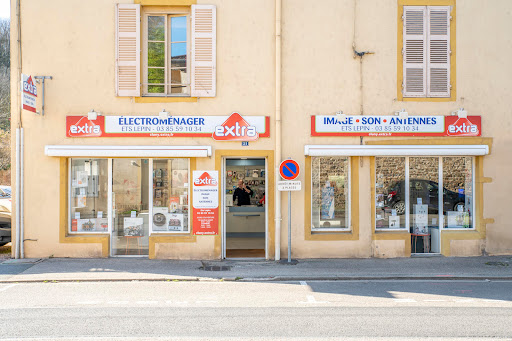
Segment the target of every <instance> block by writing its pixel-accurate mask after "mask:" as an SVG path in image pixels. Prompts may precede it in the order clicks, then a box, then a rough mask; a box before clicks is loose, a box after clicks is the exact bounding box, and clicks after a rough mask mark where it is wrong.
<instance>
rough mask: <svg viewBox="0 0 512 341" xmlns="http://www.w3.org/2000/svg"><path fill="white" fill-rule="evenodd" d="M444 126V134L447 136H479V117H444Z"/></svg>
mask: <svg viewBox="0 0 512 341" xmlns="http://www.w3.org/2000/svg"><path fill="white" fill-rule="evenodd" d="M470 118H471V120H472V121H473V122H472V121H471V120H470ZM446 125H447V129H446V134H447V135H448V136H480V129H479V126H481V118H480V116H470V117H468V118H459V117H458V116H448V117H446Z"/></svg>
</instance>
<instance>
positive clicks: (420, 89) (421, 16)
mask: <svg viewBox="0 0 512 341" xmlns="http://www.w3.org/2000/svg"><path fill="white" fill-rule="evenodd" d="M426 13H427V11H426V7H424V6H404V16H403V22H404V25H403V49H402V55H403V68H404V69H403V84H402V92H403V95H404V97H426V96H427V93H426V90H427V46H426V40H427V39H426V37H427V25H426V22H427V20H426V16H427V14H426Z"/></svg>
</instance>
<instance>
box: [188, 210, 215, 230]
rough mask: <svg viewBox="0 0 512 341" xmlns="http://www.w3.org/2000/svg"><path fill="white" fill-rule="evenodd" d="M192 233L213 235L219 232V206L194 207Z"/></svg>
mask: <svg viewBox="0 0 512 341" xmlns="http://www.w3.org/2000/svg"><path fill="white" fill-rule="evenodd" d="M192 224H193V225H192V226H194V234H197V235H215V234H218V233H219V208H194V214H193V223H192Z"/></svg>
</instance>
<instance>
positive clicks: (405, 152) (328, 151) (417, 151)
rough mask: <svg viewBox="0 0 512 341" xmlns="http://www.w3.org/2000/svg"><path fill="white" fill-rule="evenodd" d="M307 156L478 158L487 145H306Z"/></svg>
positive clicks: (485, 152) (483, 152)
mask: <svg viewBox="0 0 512 341" xmlns="http://www.w3.org/2000/svg"><path fill="white" fill-rule="evenodd" d="M304 153H305V155H307V156H427V155H428V156H479V155H487V154H489V146H487V145H438V146H436V145H314V144H310V145H306V146H305V147H304Z"/></svg>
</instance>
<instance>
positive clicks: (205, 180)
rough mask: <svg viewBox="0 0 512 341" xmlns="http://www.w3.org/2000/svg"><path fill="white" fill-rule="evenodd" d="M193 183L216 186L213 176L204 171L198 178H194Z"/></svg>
mask: <svg viewBox="0 0 512 341" xmlns="http://www.w3.org/2000/svg"><path fill="white" fill-rule="evenodd" d="M194 185H196V186H217V179H215V178H213V177H211V176H210V174H208V172H204V173H203V174H201V176H200V177H199V178H196V179H194Z"/></svg>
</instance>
